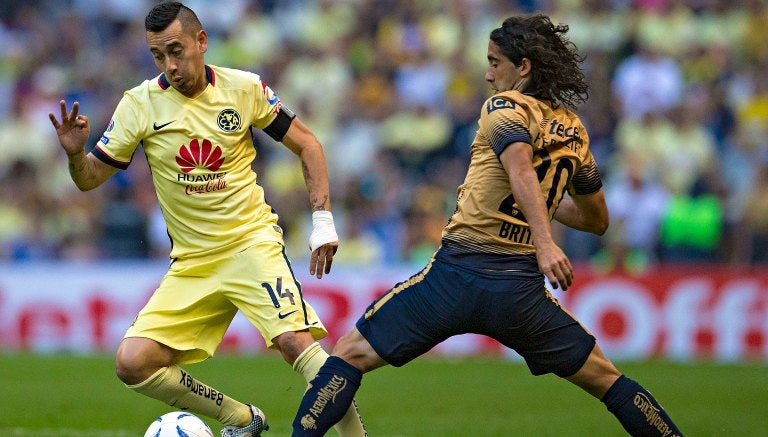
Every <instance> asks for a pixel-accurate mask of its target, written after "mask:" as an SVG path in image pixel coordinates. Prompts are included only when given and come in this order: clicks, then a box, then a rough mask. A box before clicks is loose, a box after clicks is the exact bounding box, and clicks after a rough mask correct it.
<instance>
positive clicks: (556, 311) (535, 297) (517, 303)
mask: <svg viewBox="0 0 768 437" xmlns="http://www.w3.org/2000/svg"><path fill="white" fill-rule="evenodd" d="M505 276H507V277H506V278H505ZM479 284H481V286H482V287H483V292H482V297H481V299H482V302H483V304H482V305H478V306H477V307H476V313H477V317H476V319H477V323H478V325H477V326H478V331H476V332H478V333H481V334H484V335H488V336H489V337H492V338H494V339H496V340H498V341H499V342H500V343H501V344H503V345H505V346H507V347H509V348H512V349H514V350H515V351H516V352H518V353H519V354H520V355H521V356H522V357H523V358H524V359H525V361H526V364H527V365H528V367H529V369H530V370H531V372H532V373H533V374H534V375H541V374H545V373H555V374H556V375H559V376H569V375H572V374H574V373H576V372H577V371H578V370H579V369H580V368H581V367H582V365H583V364H584V362H585V361H586V359H587V357H588V355H589V353H590V351H591V350H592V348H593V347H594V345H595V339H594V337H593V336H592V335H591V334H590V333H589V332H587V330H586V329H585V328H584V327H583V326H582V325H581V324H580V323H579V322H578V321H577V320H576V319H575V318H574V317H573V316H572V315H571V314H570V313H568V312H567V311H565V310H564V309H563V308H562V307H561V306H560V304H559V303H558V301H557V300H556V299H555V298H554V297H553V296H552V295H551V294H550V293H549V292H548V291H547V290H546V288H545V285H544V281H543V277H541V275H538V274H527V273H515V274H512V275H503V274H502V275H497V276H496V277H490V275H489V277H485V278H482V280H481V282H479Z"/></svg>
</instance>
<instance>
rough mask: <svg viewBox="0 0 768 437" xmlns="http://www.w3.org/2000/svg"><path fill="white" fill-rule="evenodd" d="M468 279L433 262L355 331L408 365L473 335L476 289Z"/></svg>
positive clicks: (370, 311)
mask: <svg viewBox="0 0 768 437" xmlns="http://www.w3.org/2000/svg"><path fill="white" fill-rule="evenodd" d="M467 276H468V275H467V274H466V273H464V272H462V271H460V270H458V269H456V268H454V267H452V266H450V265H448V264H446V263H443V262H440V261H438V260H433V261H431V262H430V264H429V265H427V267H425V268H424V269H423V270H422V271H421V272H419V273H417V274H415V275H414V276H412V277H410V278H409V279H408V280H406V281H403V282H401V283H399V284H397V285H396V286H395V287H393V288H392V289H390V290H389V291H388V292H387V293H385V294H384V295H382V296H381V297H380V298H378V299H377V300H375V301H374V302H373V303H372V304H371V305H370V306H369V307H368V308H367V310H366V312H365V314H364V315H363V317H361V318H360V319H359V320H358V321H357V323H356V325H355V326H356V328H357V330H358V331H360V333H361V334H362V336H363V337H365V339H366V340H367V342H368V343H369V344H370V345H371V347H372V348H373V349H374V350H375V351H376V353H377V354H378V355H379V356H380V357H381V358H383V359H384V360H385V361H386V362H387V363H389V364H391V365H393V366H402V365H404V364H406V363H407V362H409V361H411V360H413V359H414V358H416V357H418V356H420V355H422V354H424V353H426V352H427V351H429V350H430V349H432V348H433V347H434V346H435V345H437V344H439V343H441V342H442V341H444V340H446V339H447V338H449V337H451V336H453V335H457V334H461V333H464V332H468V331H467V330H466V326H465V320H466V317H465V315H469V314H468V312H469V311H468V308H469V305H466V297H467V293H466V290H467V289H468V288H471V287H472V285H471V278H470V277H467Z"/></svg>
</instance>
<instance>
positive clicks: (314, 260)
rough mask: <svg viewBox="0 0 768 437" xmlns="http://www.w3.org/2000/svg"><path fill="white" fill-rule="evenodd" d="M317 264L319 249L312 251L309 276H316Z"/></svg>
mask: <svg viewBox="0 0 768 437" xmlns="http://www.w3.org/2000/svg"><path fill="white" fill-rule="evenodd" d="M316 264H317V249H315V250H313V251H312V254H311V255H310V256H309V274H310V275H314V274H315V271H316V270H315V265H316Z"/></svg>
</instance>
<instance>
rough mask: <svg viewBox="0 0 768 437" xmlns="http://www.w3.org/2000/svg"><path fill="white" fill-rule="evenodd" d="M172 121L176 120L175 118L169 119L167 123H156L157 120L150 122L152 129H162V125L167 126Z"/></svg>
mask: <svg viewBox="0 0 768 437" xmlns="http://www.w3.org/2000/svg"><path fill="white" fill-rule="evenodd" d="M174 121H176V120H171V121H169V122H168V123H165V124H161V125H158V124H157V122H155V123H152V129H154V130H160V129H162V128H164V127H166V126H168V125H169V124H171V123H173V122H174Z"/></svg>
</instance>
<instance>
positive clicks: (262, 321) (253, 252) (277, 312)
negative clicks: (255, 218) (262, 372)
mask: <svg viewBox="0 0 768 437" xmlns="http://www.w3.org/2000/svg"><path fill="white" fill-rule="evenodd" d="M219 276H220V278H221V280H222V288H223V290H224V293H225V295H226V297H227V299H228V300H229V301H230V302H232V304H233V305H235V306H236V307H237V308H238V309H239V310H240V311H241V312H242V313H243V315H244V316H245V317H246V318H247V319H248V321H249V322H251V324H253V325H254V326H255V327H256V328H257V329H258V330H259V332H260V333H261V335H262V337H263V338H264V341H265V343H266V344H267V346H268V347H274V344H273V340H274V339H275V338H276V337H278V336H279V335H281V334H284V333H287V332H299V331H308V332H309V333H310V335H311V336H312V338H313V339H315V340H318V339H321V338H324V337H325V336H327V335H328V333H327V331H326V330H325V327H324V326H323V324H322V322H321V321H320V318H319V317H318V315H317V313H316V312H315V310H314V309H313V308H312V306H311V305H309V303H308V302H307V301H306V300H305V299H304V294H303V291H302V288H301V283H300V282H299V281H298V280H297V279H296V276H295V274H294V272H293V270H292V268H291V265H290V263H289V261H288V258H287V257H286V255H285V249H284V247H283V246H282V245H281V244H279V243H276V242H267V243H262V244H258V245H256V246H252V247H250V248H248V249H246V250H245V251H243V252H240V253H238V254H236V255H235V256H233V257H232V259H231V262H230V263H228V264H227V266H226V269H225V270H224V271H222V272H221V273H220V275H219Z"/></svg>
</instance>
